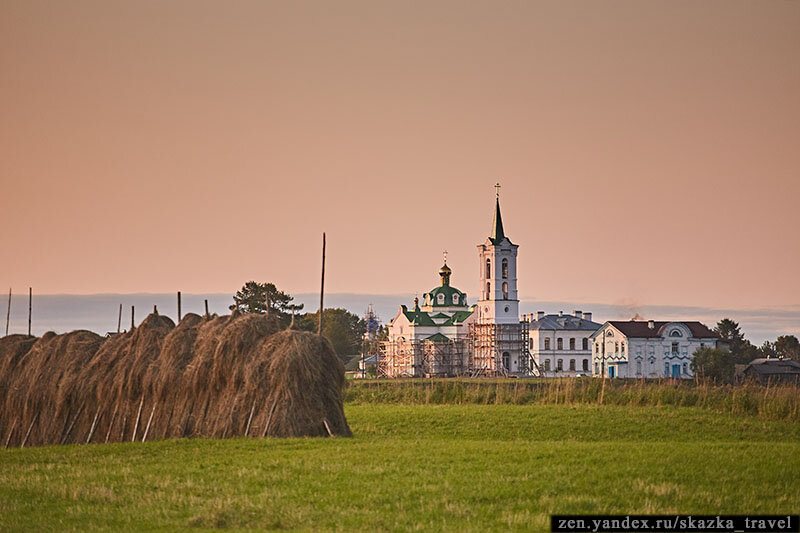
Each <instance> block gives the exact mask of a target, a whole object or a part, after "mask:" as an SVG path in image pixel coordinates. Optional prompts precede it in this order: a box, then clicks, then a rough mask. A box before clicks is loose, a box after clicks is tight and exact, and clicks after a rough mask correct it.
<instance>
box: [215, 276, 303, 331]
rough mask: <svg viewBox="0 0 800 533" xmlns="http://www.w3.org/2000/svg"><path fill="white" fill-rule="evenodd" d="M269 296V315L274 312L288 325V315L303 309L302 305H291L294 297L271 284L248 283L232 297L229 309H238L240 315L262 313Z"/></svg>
mask: <svg viewBox="0 0 800 533" xmlns="http://www.w3.org/2000/svg"><path fill="white" fill-rule="evenodd" d="M267 295H269V309H270V313H272V312H275V313H276V314H277V315H278V317H279V318H280V319H281V320H282V321H283V322H287V323H288V319H289V316H290V314H292V313H294V312H296V311H299V310H301V309H302V308H303V304H293V303H292V300H294V296H290V295H289V294H286V293H285V292H283V291H279V290H278V288H277V287H275V284H273V283H256V282H255V281H248V282H247V283H245V284H244V285H243V286H242V288H241V289H240V290H239V291H237V292H236V294H235V295H234V296H233V302H234V303H233V305H231V306H230V309H231V310H233V309H238V310H239V311H241V312H242V313H262V314H263V313H264V312H265V310H266V308H267V305H266V302H267Z"/></svg>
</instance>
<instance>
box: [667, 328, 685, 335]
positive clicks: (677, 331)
mask: <svg viewBox="0 0 800 533" xmlns="http://www.w3.org/2000/svg"><path fill="white" fill-rule="evenodd" d="M669 336H670V337H682V335H681V332H680V331H679V330H677V329H673V330H672V333H670V334H669Z"/></svg>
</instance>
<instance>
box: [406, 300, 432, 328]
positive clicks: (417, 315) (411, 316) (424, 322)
mask: <svg viewBox="0 0 800 533" xmlns="http://www.w3.org/2000/svg"><path fill="white" fill-rule="evenodd" d="M402 309H403V314H404V315H406V318H407V319H408V321H409V322H411V323H412V324H415V325H417V326H435V325H436V324H435V323H434V321H433V320H432V319H431V317H430V315H428V313H426V312H425V311H420V310H419V309H413V310H411V311H409V310H408V308H406V306H405V305H404V306H402Z"/></svg>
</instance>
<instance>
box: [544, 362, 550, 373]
mask: <svg viewBox="0 0 800 533" xmlns="http://www.w3.org/2000/svg"><path fill="white" fill-rule="evenodd" d="M544 371H545V372H550V359H545V360H544Z"/></svg>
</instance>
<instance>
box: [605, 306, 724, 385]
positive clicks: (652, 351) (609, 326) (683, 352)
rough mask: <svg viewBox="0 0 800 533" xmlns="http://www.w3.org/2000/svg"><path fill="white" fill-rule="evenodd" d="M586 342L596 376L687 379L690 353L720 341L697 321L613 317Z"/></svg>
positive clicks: (689, 371) (690, 359)
mask: <svg viewBox="0 0 800 533" xmlns="http://www.w3.org/2000/svg"><path fill="white" fill-rule="evenodd" d="M590 342H591V344H592V352H593V353H592V356H593V357H592V359H593V361H594V368H593V369H592V370H593V374H594V375H596V376H602V375H603V374H605V375H606V376H608V377H611V378H613V377H620V378H642V377H645V378H664V377H673V378H691V377H693V376H694V374H693V373H692V370H691V368H690V366H691V365H690V363H691V361H692V358H693V356H694V352H695V351H696V350H698V349H700V348H716V347H717V345H718V343H721V342H722V341H720V339H719V336H718V335H717V334H716V333H714V332H713V331H711V330H710V329H708V327H706V326H705V325H704V324H701V323H700V322H687V321H680V322H658V321H653V320H650V321H643V320H628V321H624V320H614V321H610V322H606V323H605V324H603V325H602V326H601V327H600V329H598V330H597V331H596V332H594V333H593V334H592V335H591V341H590Z"/></svg>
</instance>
